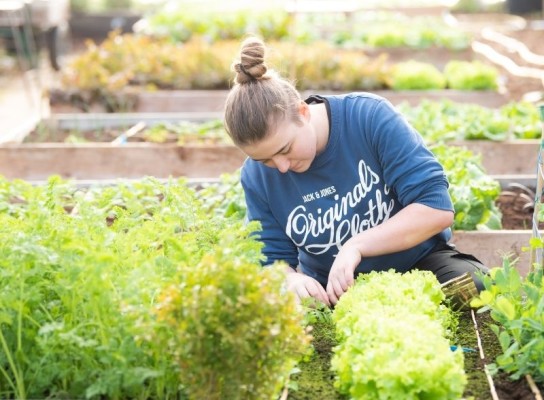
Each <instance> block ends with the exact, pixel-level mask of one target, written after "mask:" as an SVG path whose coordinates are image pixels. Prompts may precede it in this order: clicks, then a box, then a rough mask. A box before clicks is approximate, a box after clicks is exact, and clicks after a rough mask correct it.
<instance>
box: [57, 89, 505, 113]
mask: <svg viewBox="0 0 544 400" xmlns="http://www.w3.org/2000/svg"><path fill="white" fill-rule="evenodd" d="M372 92H373V93H376V94H378V95H381V96H383V97H385V98H387V99H388V100H389V101H391V102H392V103H393V104H400V103H403V102H408V103H409V104H410V105H416V104H419V103H420V102H421V101H422V100H443V99H449V100H452V101H454V102H461V103H474V104H479V105H482V106H486V107H500V106H503V105H505V104H506V103H507V102H508V97H507V95H506V94H505V93H500V92H496V91H461V90H451V89H447V90H406V91H394V90H375V91H372ZM313 93H319V94H339V93H340V92H333V91H323V90H316V91H312V92H310V91H303V92H302V93H301V94H302V97H303V98H304V97H306V96H309V95H310V94H313ZM342 93H345V92H342ZM227 94H228V91H226V90H157V91H130V92H127V93H125V94H122V95H120V96H119V98H118V99H117V100H116V101H117V102H118V103H120V104H124V107H125V110H126V111H127V112H140V113H149V112H154V113H158V112H161V113H162V112H193V111H196V112H222V111H223V109H224V105H225V100H226V98H227ZM50 108H51V112H52V113H53V114H60V113H74V112H85V111H87V112H88V111H92V112H107V111H108V110H107V108H106V106H105V105H101V104H98V103H96V104H92V105H89V104H87V103H85V102H82V101H80V100H77V95H75V94H71V93H68V92H63V91H59V90H57V91H54V92H53V93H52V96H51V97H50Z"/></svg>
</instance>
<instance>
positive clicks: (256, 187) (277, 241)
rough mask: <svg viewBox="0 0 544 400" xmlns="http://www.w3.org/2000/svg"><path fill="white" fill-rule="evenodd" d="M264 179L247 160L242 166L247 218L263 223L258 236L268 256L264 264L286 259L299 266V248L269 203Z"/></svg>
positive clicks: (288, 262) (292, 265)
mask: <svg viewBox="0 0 544 400" xmlns="http://www.w3.org/2000/svg"><path fill="white" fill-rule="evenodd" d="M250 163H251V162H250ZM264 179H265V178H263V176H262V175H261V174H259V173H258V170H257V168H255V166H254V165H251V164H248V163H247V162H246V164H245V165H244V168H242V176H241V182H242V187H243V189H244V195H245V198H246V205H247V219H248V220H249V221H259V222H260V224H261V231H260V232H258V238H259V240H260V241H261V242H262V243H263V244H264V248H263V254H264V256H265V257H266V260H264V261H263V262H262V264H263V265H265V266H266V265H271V264H273V263H274V262H275V261H285V262H286V263H287V264H289V265H290V266H291V267H293V268H296V267H297V266H298V250H297V248H296V246H295V245H294V243H293V242H292V241H291V239H290V238H289V237H288V236H287V235H286V234H285V231H284V230H283V229H282V227H281V225H280V224H279V223H278V221H277V220H276V218H275V217H274V215H273V212H272V210H271V209H270V207H269V205H268V204H269V203H268V201H267V199H266V193H267V191H268V190H267V187H266V185H265V184H264Z"/></svg>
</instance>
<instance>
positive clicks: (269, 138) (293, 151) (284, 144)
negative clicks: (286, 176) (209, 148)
mask: <svg viewBox="0 0 544 400" xmlns="http://www.w3.org/2000/svg"><path fill="white" fill-rule="evenodd" d="M300 114H301V115H300V117H301V118H300V120H299V121H292V120H291V119H289V118H284V119H283V120H281V121H279V122H277V123H276V124H275V126H274V127H273V129H272V131H271V132H269V133H268V134H267V135H266V137H265V138H264V139H263V140H261V141H260V142H258V143H254V144H251V145H247V146H243V147H242V148H241V149H242V151H243V152H244V153H246V154H247V155H248V156H249V157H250V158H252V159H253V160H255V161H259V162H262V163H263V164H264V165H266V166H268V167H271V168H277V169H278V170H279V171H280V172H281V173H285V172H287V171H293V172H297V173H301V172H304V171H306V170H307V169H308V168H309V167H310V165H311V164H312V161H313V160H314V158H315V156H316V149H317V137H316V133H315V129H314V127H313V126H312V124H310V122H309V121H310V113H309V110H308V106H307V105H306V104H304V105H303V106H301V109H300Z"/></svg>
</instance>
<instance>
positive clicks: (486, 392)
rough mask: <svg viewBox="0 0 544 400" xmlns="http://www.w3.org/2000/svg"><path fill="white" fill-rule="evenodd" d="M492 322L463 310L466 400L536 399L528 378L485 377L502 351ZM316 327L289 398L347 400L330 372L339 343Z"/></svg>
mask: <svg viewBox="0 0 544 400" xmlns="http://www.w3.org/2000/svg"><path fill="white" fill-rule="evenodd" d="M474 320H475V322H476V323H475V322H474ZM493 322H494V321H493V320H492V319H491V317H490V316H489V313H481V314H479V313H477V312H474V319H473V316H472V313H471V311H464V312H462V313H461V315H460V318H459V328H458V334H457V344H458V346H462V347H463V348H465V349H466V350H467V351H466V352H465V353H464V356H465V357H464V358H465V371H466V373H467V380H468V382H467V386H466V388H465V393H464V397H463V398H464V399H473V400H493V398H494V397H493V395H492V392H493V391H494V392H495V393H496V395H497V397H498V398H499V399H500V400H535V399H536V397H535V395H534V394H533V392H532V390H531V387H530V385H529V384H528V382H527V380H526V379H520V380H517V381H513V380H511V379H510V378H509V377H508V376H507V375H506V374H504V373H499V374H496V375H494V376H491V375H488V374H486V365H488V364H491V363H493V361H494V360H495V357H496V356H497V355H499V354H500V351H501V350H500V346H499V344H498V341H497V337H496V336H495V334H494V333H493V331H492V330H491V329H490V325H491V324H493ZM315 328H316V329H315V330H314V331H313V335H314V342H313V344H314V350H315V351H314V354H313V355H312V357H311V358H310V359H309V360H307V361H306V362H302V363H301V364H300V365H299V368H300V372H299V373H298V374H295V375H293V378H292V384H291V386H292V388H291V390H290V391H289V396H288V399H289V400H317V399H319V400H345V399H347V397H346V396H342V395H340V394H339V393H338V392H337V391H336V389H335V388H334V379H335V378H334V374H333V373H332V372H331V370H330V359H331V356H332V354H333V351H332V349H333V347H334V346H335V344H336V342H335V340H334V338H333V337H332V336H331V332H330V329H329V327H327V325H326V324H322V323H320V324H317V325H316V326H315ZM478 337H479V339H480V340H479V342H480V344H479V343H478ZM482 355H483V357H482ZM488 376H489V377H490V379H488ZM543 389H544V388H543V387H542V385H540V386H539V390H540V391H541V392H542V390H543Z"/></svg>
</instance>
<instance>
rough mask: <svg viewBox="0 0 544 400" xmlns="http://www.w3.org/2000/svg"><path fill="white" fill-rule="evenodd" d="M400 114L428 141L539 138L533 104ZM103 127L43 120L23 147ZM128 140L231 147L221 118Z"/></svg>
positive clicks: (109, 133)
mask: <svg viewBox="0 0 544 400" xmlns="http://www.w3.org/2000/svg"><path fill="white" fill-rule="evenodd" d="M397 108H398V109H399V111H400V112H401V113H402V114H403V115H404V116H405V117H406V119H407V120H408V121H409V122H410V124H411V125H412V126H414V128H415V129H416V130H417V131H418V132H420V133H421V135H422V136H423V137H424V139H425V140H426V141H427V142H428V143H442V142H450V141H462V140H489V141H498V142H500V141H505V140H514V139H519V140H523V139H538V138H540V136H541V134H542V132H541V121H540V117H539V113H538V110H537V108H536V107H535V106H534V104H532V103H529V102H525V101H519V102H510V103H508V104H506V105H504V106H501V107H496V108H489V107H485V106H481V105H478V104H471V103H460V102H453V101H451V100H448V99H442V100H434V101H433V100H422V101H421V102H420V103H419V104H417V105H411V104H409V103H407V102H404V103H400V104H398V105H397ZM128 128H130V127H126V126H122V127H106V128H98V129H96V128H95V129H92V130H83V129H75V128H69V129H61V128H58V127H57V126H55V125H53V126H52V125H51V124H48V123H46V122H42V123H40V124H38V126H37V127H36V129H35V130H34V131H33V132H31V133H30V134H29V135H28V136H26V137H25V138H24V142H25V143H47V142H65V143H86V142H110V141H112V140H114V139H115V138H117V137H118V136H119V135H120V134H121V133H122V132H121V131H122V130H123V129H128ZM128 141H134V142H140V141H145V142H151V143H178V144H180V145H183V144H187V143H193V144H210V143H217V144H231V143H232V141H231V140H230V139H229V137H228V135H227V133H226V131H225V130H224V127H223V122H222V120H221V119H219V118H217V119H210V120H208V121H206V122H192V121H165V122H159V123H156V124H153V125H151V126H145V127H143V128H142V130H141V131H139V132H138V133H137V134H135V135H132V136H131V137H130V138H129V139H128Z"/></svg>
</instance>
